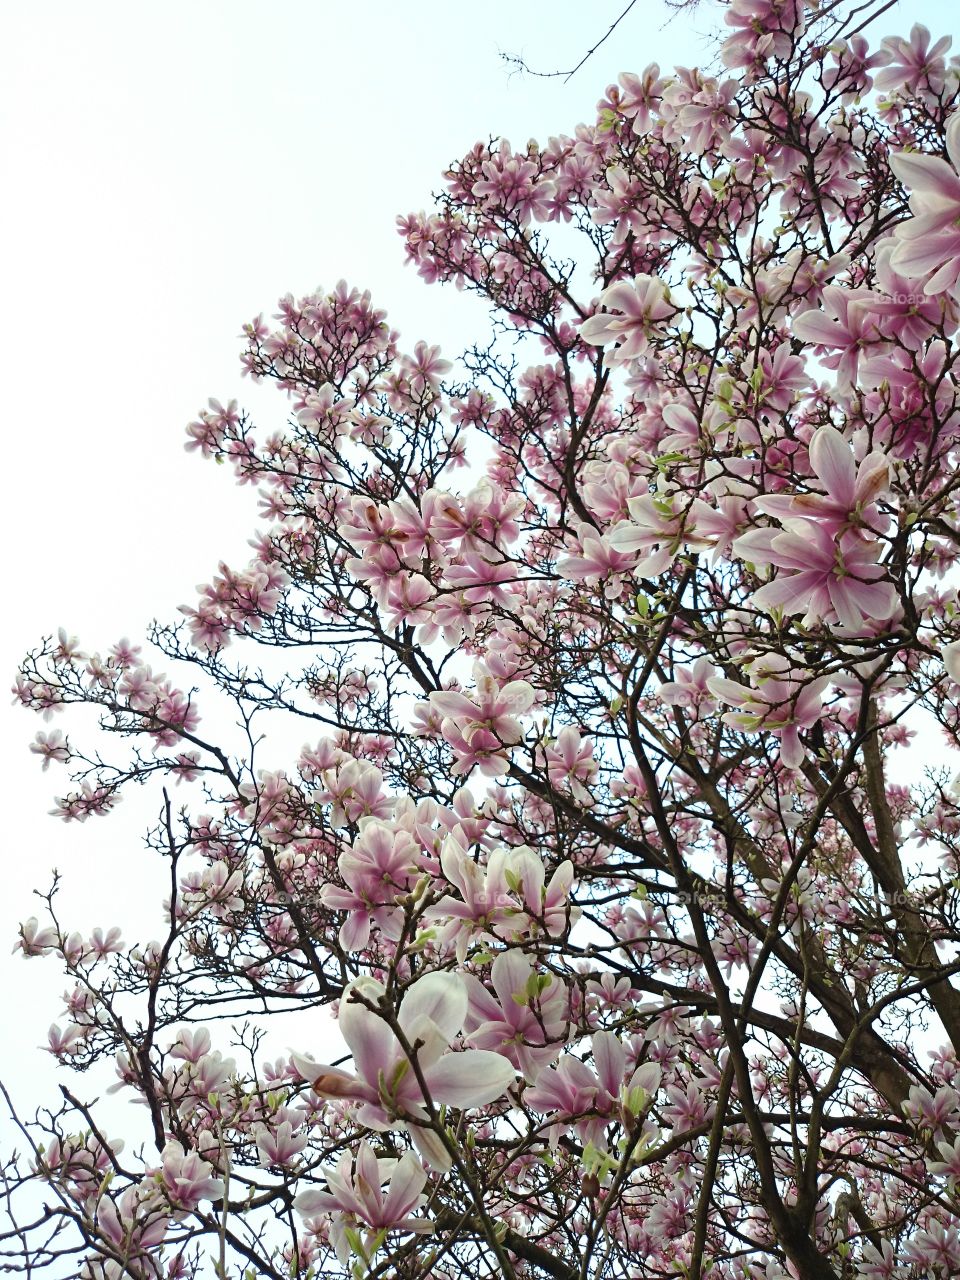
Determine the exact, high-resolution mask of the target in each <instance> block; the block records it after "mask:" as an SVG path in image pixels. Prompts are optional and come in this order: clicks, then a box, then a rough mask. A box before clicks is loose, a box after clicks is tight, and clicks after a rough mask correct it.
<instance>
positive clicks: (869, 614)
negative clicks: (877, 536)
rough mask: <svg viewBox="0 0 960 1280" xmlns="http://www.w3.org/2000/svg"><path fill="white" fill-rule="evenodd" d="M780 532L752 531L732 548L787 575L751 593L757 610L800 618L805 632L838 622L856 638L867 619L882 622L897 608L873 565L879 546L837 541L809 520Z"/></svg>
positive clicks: (853, 539)
mask: <svg viewBox="0 0 960 1280" xmlns="http://www.w3.org/2000/svg"><path fill="white" fill-rule="evenodd" d="M784 526H785V527H784V528H783V529H782V530H778V529H754V530H753V531H752V532H750V533H745V534H742V535H741V536H740V537H739V538H737V540H736V542H734V544H733V549H734V551H735V552H736V554H737V555H738V556H741V557H742V558H743V559H744V560H749V561H751V562H753V563H755V564H772V565H775V566H776V567H777V568H778V569H785V570H787V572H786V573H781V574H777V576H776V577H775V578H773V580H772V581H771V582H768V583H767V584H766V585H765V586H763V587H761V588H760V590H759V591H755V592H754V594H753V596H752V597H751V603H752V604H753V605H754V607H755V608H757V609H764V610H773V609H782V610H783V612H784V613H786V614H796V613H802V614H803V619H802V621H803V625H804V626H805V627H811V626H815V625H816V624H817V623H818V622H823V621H827V622H839V623H840V625H841V626H843V627H846V628H847V629H848V630H850V631H852V632H855V633H859V632H862V631H863V630H864V627H865V622H866V620H867V619H872V620H875V621H878V622H884V621H886V620H887V619H888V618H890V617H892V616H893V614H894V612H895V611H896V608H897V597H896V594H895V592H894V589H893V586H892V585H891V583H890V582H889V581H886V580H885V578H886V575H885V570H884V568H883V566H882V565H880V564H878V563H877V556H878V553H879V550H880V548H879V545H878V544H877V543H876V542H874V541H868V540H867V539H865V538H861V537H860V536H859V535H858V534H856V533H852V532H847V533H843V534H841V535H840V537H839V538H835V537H833V536H832V534H831V533H830V531H829V529H827V528H824V526H823V525H821V524H819V523H814V522H813V521H810V520H786V521H784Z"/></svg>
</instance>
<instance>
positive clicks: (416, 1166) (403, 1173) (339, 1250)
mask: <svg viewBox="0 0 960 1280" xmlns="http://www.w3.org/2000/svg"><path fill="white" fill-rule="evenodd" d="M324 1177H325V1178H326V1180H327V1190H326V1191H316V1190H313V1189H312V1188H310V1189H308V1190H307V1191H301V1193H300V1194H299V1195H298V1196H297V1198H296V1199H295V1200H294V1202H293V1207H294V1208H295V1209H296V1211H297V1213H299V1214H301V1215H302V1216H303V1217H304V1218H312V1217H315V1216H316V1215H317V1214H330V1215H331V1216H332V1217H333V1220H334V1221H333V1229H332V1231H331V1242H332V1243H333V1247H334V1250H335V1251H336V1255H337V1257H338V1258H339V1259H340V1261H341V1262H342V1263H343V1264H344V1265H346V1264H347V1263H349V1261H350V1254H351V1249H350V1242H349V1240H348V1239H347V1234H346V1232H347V1228H348V1227H349V1226H350V1225H351V1224H355V1223H360V1222H362V1223H364V1224H365V1225H366V1226H367V1227H369V1228H370V1229H371V1232H372V1233H377V1232H380V1231H384V1232H386V1231H416V1232H430V1231H432V1230H433V1224H432V1223H431V1222H429V1221H428V1220H427V1219H426V1218H418V1217H415V1216H411V1214H412V1212H413V1211H414V1210H415V1209H419V1208H420V1206H421V1205H423V1204H425V1203H426V1199H427V1198H426V1196H425V1195H423V1194H422V1192H423V1188H424V1186H425V1185H426V1181H427V1175H426V1173H425V1172H424V1170H423V1168H422V1166H421V1164H420V1162H419V1161H418V1160H417V1158H416V1156H414V1154H413V1152H412V1151H406V1152H404V1154H403V1155H402V1156H401V1157H400V1159H399V1160H390V1159H378V1158H377V1156H376V1155H375V1154H374V1152H373V1150H372V1149H371V1147H370V1145H369V1143H367V1142H366V1141H361V1142H360V1144H359V1146H358V1147H357V1154H356V1161H355V1162H354V1158H353V1157H352V1156H351V1154H350V1153H349V1152H345V1153H344V1155H342V1156H341V1157H340V1159H339V1160H338V1161H337V1164H336V1166H335V1167H334V1168H333V1169H327V1170H325V1171H324ZM384 1183H386V1184H387V1187H388V1190H387V1194H386V1195H384V1193H383V1184H384ZM370 1243H371V1242H368V1247H369V1245H370Z"/></svg>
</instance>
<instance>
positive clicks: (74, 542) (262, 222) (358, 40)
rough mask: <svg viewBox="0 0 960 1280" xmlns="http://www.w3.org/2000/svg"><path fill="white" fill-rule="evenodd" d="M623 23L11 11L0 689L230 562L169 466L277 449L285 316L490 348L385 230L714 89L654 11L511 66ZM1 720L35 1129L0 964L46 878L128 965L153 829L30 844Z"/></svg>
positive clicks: (8, 1068) (195, 493)
mask: <svg viewBox="0 0 960 1280" xmlns="http://www.w3.org/2000/svg"><path fill="white" fill-rule="evenodd" d="M625 2H626V0H592V2H591V3H590V4H589V5H585V4H584V3H582V0H549V2H544V0H487V3H486V4H485V5H484V7H483V19H482V21H479V20H478V18H477V14H478V12H479V10H478V7H477V6H468V5H460V4H456V3H453V2H452V0H447V2H446V3H444V2H442V0H418V3H416V4H406V5H399V4H394V3H387V0H365V2H362V0H354V3H351V4H346V3H336V4H333V3H327V2H325V0H284V2H283V3H281V2H279V0H277V2H275V3H273V4H270V5H264V4H263V3H259V2H256V0H189V2H186V3H185V2H184V0H166V3H165V4H163V5H162V6H153V5H149V6H148V5H140V4H136V3H133V4H131V3H130V2H129V0H125V2H124V3H107V2H106V0H86V2H85V3H84V4H77V3H76V2H75V0H60V2H59V3H49V2H44V0H31V3H30V4H24V5H14V4H11V3H8V4H5V5H0V45H2V48H0V166H2V173H3V175H4V179H5V182H4V187H5V195H4V198H3V201H2V204H0V246H2V248H0V289H2V296H3V298H4V303H5V305H4V308H3V312H2V317H0V326H2V346H0V350H2V352H3V362H4V367H3V377H2V381H0V422H2V424H3V426H4V429H5V434H6V440H7V446H6V449H7V453H6V457H7V459H8V462H7V469H6V475H7V480H6V484H5V489H6V494H5V502H4V504H3V508H2V515H0V519H2V521H3V546H4V547H5V548H6V563H7V566H8V568H7V578H8V589H7V597H6V598H7V600H8V605H7V607H6V609H5V615H6V622H5V623H4V625H3V627H2V630H0V683H2V684H9V683H11V682H12V680H13V677H14V674H15V670H16V666H17V662H18V659H19V658H20V657H21V655H22V654H23V652H24V651H25V650H26V649H27V648H28V647H30V646H31V645H32V644H34V643H35V642H36V641H37V640H38V639H39V638H40V636H41V635H42V634H44V633H45V632H50V631H55V630H56V628H57V627H58V626H61V625H62V626H65V627H67V629H68V630H69V631H70V632H71V633H73V634H76V635H78V636H79V638H80V640H81V643H82V644H83V646H84V647H86V648H91V649H93V648H103V649H105V648H107V647H109V645H110V644H111V643H113V642H114V641H115V640H117V639H119V638H120V637H121V636H122V635H129V636H130V637H132V638H138V637H140V636H141V635H142V634H143V632H144V629H145V626H146V623H147V621H148V620H149V619H150V617H151V616H154V615H156V616H159V617H161V618H164V619H171V618H173V617H175V616H176V607H177V605H179V604H182V603H187V602H192V600H193V597H194V588H195V586H196V584H198V583H200V582H202V581H205V580H207V579H208V578H209V576H210V575H211V574H212V573H213V572H214V571H215V570H216V566H217V563H218V561H219V560H220V559H226V560H227V561H228V562H230V563H232V564H234V565H241V564H245V563H246V561H247V559H248V554H249V552H248V548H247V546H246V539H247V538H248V537H249V536H250V534H251V532H252V531H253V527H254V519H253V512H254V510H255V503H254V498H253V494H252V492H251V491H250V490H248V489H243V490H241V489H238V488H237V487H236V486H235V485H234V484H233V483H232V480H231V476H230V473H229V470H228V469H227V468H224V469H218V468H215V467H214V466H212V465H211V464H209V463H206V464H205V463H203V462H201V461H200V460H199V459H197V458H196V456H194V455H187V454H186V453H184V451H183V442H184V439H185V437H184V434H183V432H184V427H185V425H186V423H187V422H188V421H189V420H190V419H191V418H192V417H194V416H195V414H196V411H197V409H198V408H199V407H200V406H202V405H203V404H205V402H206V399H207V397H208V396H211V395H213V396H217V397H218V398H220V399H222V400H224V401H226V400H227V399H229V398H231V397H237V398H238V399H239V400H240V402H241V404H244V405H246V406H247V407H248V408H250V409H251V410H253V411H254V413H255V417H256V420H257V422H258V423H259V425H260V426H262V427H271V428H277V427H279V426H281V425H282V424H283V422H284V419H285V415H286V407H285V402H284V400H283V398H282V397H281V396H280V395H278V394H277V393H276V391H274V390H272V389H262V388H255V387H253V386H252V385H251V384H250V383H249V382H248V381H244V382H241V379H240V368H239V360H238V356H239V351H240V343H239V341H238V338H237V335H238V333H239V330H240V326H241V324H242V323H244V322H245V321H247V320H249V319H251V318H252V317H253V316H254V315H256V314H257V313H258V312H260V311H264V312H265V313H267V314H268V315H269V314H271V313H272V311H273V310H274V304H275V302H276V299H277V298H278V297H279V296H280V295H281V294H283V293H286V292H287V291H290V292H293V293H294V294H297V295H301V294H303V293H306V292H309V291H310V290H312V289H313V288H315V287H316V286H317V285H318V284H323V285H326V286H330V285H332V284H334V283H335V282H336V281H337V280H338V279H340V278H341V277H343V278H345V279H347V280H348V281H349V282H350V283H351V284H355V285H358V286H360V287H362V288H370V289H371V290H372V292H373V296H374V301H375V302H376V303H377V304H378V305H380V306H384V307H386V308H387V311H388V316H389V319H390V321H391V323H392V324H393V325H394V326H395V327H397V328H398V329H399V330H400V332H401V340H402V345H404V346H406V347H407V348H408V349H409V348H412V346H413V343H414V342H415V341H416V340H417V339H419V338H425V339H427V340H428V341H430V342H439V343H440V344H441V345H442V346H443V348H444V352H445V354H447V355H450V356H455V355H457V354H459V353H460V351H461V350H462V349H463V348H464V347H465V346H467V345H468V344H469V343H470V342H471V340H477V339H482V338H483V336H484V335H485V333H486V324H485V313H484V310H483V308H482V307H481V305H480V304H479V303H478V302H477V301H476V300H474V299H472V298H468V297H465V296H463V295H460V294H457V293H456V292H455V291H454V290H452V289H440V288H438V287H436V286H433V287H428V286H426V285H425V284H423V282H422V281H420V280H419V279H418V278H417V276H416V275H415V273H414V272H413V271H412V270H411V269H409V268H406V267H405V266H404V262H403V247H402V243H401V241H400V239H399V237H398V236H397V234H396V231H395V228H394V223H393V220H394V217H395V216H396V215H397V214H400V213H407V212H409V211H410V210H411V209H420V208H424V207H429V204H430V193H431V191H433V190H436V189H438V188H439V187H440V185H441V180H440V175H441V172H442V170H443V168H444V166H445V165H446V164H447V163H448V162H449V161H450V160H452V159H453V158H455V157H458V156H460V155H462V154H463V153H464V152H465V151H466V150H467V149H468V148H469V147H470V146H471V145H472V144H473V143H474V142H475V141H476V140H477V139H478V138H486V137H488V136H490V135H501V136H506V137H508V138H509V139H510V140H511V141H512V142H514V143H515V144H517V145H519V144H522V143H524V142H525V141H526V139H527V138H528V137H531V136H532V137H539V138H541V139H543V138H546V137H548V136H550V135H551V134H555V133H559V132H567V133H569V132H572V131H573V128H574V126H575V125H576V124H577V123H578V122H579V121H580V120H584V119H592V116H593V109H594V105H595V103H596V101H597V99H598V98H599V97H600V96H601V94H602V92H603V90H604V88H605V86H606V85H607V84H608V83H610V82H611V81H612V80H614V79H615V78H616V75H617V73H618V72H619V71H621V70H634V71H639V70H642V68H643V67H644V66H645V65H646V64H647V63H648V62H650V61H654V60H657V61H659V62H660V63H661V64H662V65H667V66H673V65H674V64H675V63H682V64H684V65H695V64H697V63H699V62H703V61H705V60H707V58H708V57H709V53H710V50H711V33H712V32H713V31H714V30H715V23H716V16H715V15H716V12H717V11H716V8H715V6H714V5H712V4H711V3H710V0H706V3H704V4H703V5H702V6H701V8H700V9H699V10H698V11H697V12H696V14H694V15H693V16H692V17H691V16H688V17H681V18H678V19H676V20H674V21H673V22H672V24H670V25H669V26H666V25H665V24H666V23H667V20H668V17H669V14H668V12H667V10H666V9H665V8H664V7H663V6H662V5H661V3H660V0H639V3H638V4H637V6H636V7H635V9H634V10H633V12H631V13H630V14H629V15H628V17H627V18H626V19H625V20H624V22H623V24H622V25H621V27H620V28H619V29H618V30H617V32H615V34H614V36H613V37H612V38H611V39H610V40H609V41H608V42H607V43H606V44H604V45H603V46H602V48H601V49H600V50H598V52H597V53H596V54H595V55H594V56H593V57H592V58H591V59H590V61H589V62H587V64H586V65H585V66H584V67H583V69H582V70H581V71H580V72H578V74H577V75H576V76H575V77H574V78H573V80H572V81H570V83H568V84H564V83H563V82H562V81H561V80H556V79H532V78H529V77H521V76H516V75H514V76H512V77H511V76H510V75H509V74H508V71H507V68H506V67H505V66H504V64H503V62H502V61H501V60H500V57H499V52H500V51H501V50H502V51H506V52H516V53H521V54H523V55H524V56H525V57H526V58H527V59H528V61H529V62H530V64H531V65H532V66H534V67H536V68H540V69H549V70H552V69H554V68H558V67H563V68H568V67H571V66H572V65H573V64H574V63H575V62H577V61H578V60H579V58H580V57H581V56H582V54H583V53H584V52H585V51H586V49H587V48H588V47H589V46H590V45H591V44H593V43H595V42H596V40H597V39H598V38H599V36H601V35H602V34H603V32H604V31H605V30H606V28H607V26H608V25H609V23H610V22H611V21H612V20H613V19H614V18H615V17H616V16H617V14H618V13H620V11H621V9H622V8H623V7H624V5H625ZM951 9H952V6H951V5H949V4H948V3H946V2H945V0H931V2H928V3H925V4H923V5H921V6H919V7H918V6H916V5H906V4H902V5H900V6H899V7H898V8H895V9H894V10H893V11H891V12H890V13H889V14H888V15H887V16H886V18H885V19H884V20H883V23H882V26H883V31H882V32H881V33H880V34H892V33H901V32H902V33H906V32H907V30H908V29H909V26H910V24H911V23H912V22H913V21H915V20H917V19H918V18H919V19H920V20H922V21H924V22H926V23H927V25H929V26H930V27H931V28H932V29H933V31H934V34H935V35H939V34H941V33H943V32H946V31H949V30H951V27H953V28H954V29H955V27H956V19H955V18H953V19H951V16H950V14H951ZM0 715H2V717H3V719H2V722H0V759H2V764H3V772H2V778H3V785H2V788H0V831H2V833H3V835H2V837H0V850H2V853H3V859H4V877H5V879H4V891H3V893H2V895H0V966H2V968H0V983H2V988H3V992H4V994H3V1014H4V1017H3V1024H2V1025H3V1026H4V1027H5V1028H6V1029H7V1030H9V1029H10V1028H11V1027H12V1028H15V1036H6V1035H5V1037H4V1039H5V1042H6V1043H7V1044H8V1045H10V1044H11V1042H12V1041H15V1042H16V1043H17V1044H18V1045H19V1046H20V1049H21V1054H20V1055H18V1056H9V1057H7V1058H6V1060H5V1061H4V1062H3V1063H2V1064H0V1074H3V1075H4V1077H6V1078H7V1080H8V1082H9V1083H11V1084H12V1085H13V1086H14V1087H15V1088H16V1090H17V1093H18V1095H19V1096H20V1097H21V1098H22V1099H26V1098H27V1097H32V1098H34V1099H36V1100H38V1101H39V1100H40V1093H41V1091H42V1090H44V1089H46V1090H47V1092H48V1096H49V1091H50V1089H51V1088H52V1081H53V1073H52V1070H51V1069H50V1063H49V1060H48V1059H47V1058H46V1055H43V1054H38V1053H37V1052H36V1050H35V1048H34V1046H35V1045H38V1044H39V1043H40V1042H41V1041H42V1040H43V1039H44V1038H45V1033H46V1028H47V1026H48V1024H49V1022H50V1021H51V1020H52V1019H53V1018H54V1017H55V1016H57V1014H58V1013H59V1007H58V1006H59V1001H58V999H57V994H58V993H59V992H60V991H61V990H62V989H63V986H64V983H63V981H62V980H61V979H60V978H59V976H58V974H57V972H56V966H55V964H54V963H53V962H48V963H44V962H42V961H33V962H31V963H30V964H27V963H25V962H23V961H21V960H20V958H19V957H16V958H13V959H10V960H7V958H6V957H5V955H4V953H5V952H6V951H8V950H9V947H10V946H12V945H13V940H14V938H15V937H16V926H17V922H18V921H19V920H21V919H23V918H25V917H26V916H28V915H30V914H33V913H34V908H33V907H32V906H31V902H30V892H31V890H32V889H33V888H35V887H40V886H43V885H45V884H46V883H47V881H48V878H49V870H50V868H51V867H52V866H53V865H57V866H59V868H60V869H61V871H62V872H63V873H64V876H65V889H64V892H63V895H62V901H63V903H64V915H65V918H66V920H67V922H68V923H70V924H75V925H77V926H80V927H83V928H89V927H91V926H93V925H95V924H101V925H108V924H113V923H121V924H123V925H124V929H125V934H124V936H125V937H126V939H127V941H128V942H130V941H133V940H135V939H140V940H142V939H143V933H142V931H141V930H140V929H138V927H137V921H138V919H143V914H142V913H143V908H144V905H146V907H147V909H148V910H149V911H150V912H151V913H152V911H153V910H155V899H156V898H157V897H159V894H153V893H152V891H151V890H150V887H149V880H150V877H149V875H148V874H146V869H147V867H148V865H149V864H148V863H147V860H146V859H145V858H144V856H143V854H142V852H141V848H140V832H141V830H142V828H143V825H144V821H145V818H146V819H147V820H148V819H149V817H150V816H151V815H152V813H153V812H154V808H155V805H154V804H149V805H147V807H146V809H144V808H143V806H142V805H139V804H137V803H135V802H133V800H132V799H128V800H127V801H126V802H125V804H124V805H122V806H121V808H120V810H118V811H117V813H116V814H115V815H114V816H113V817H111V818H110V819H107V820H104V819H99V820H98V819H91V820H90V821H89V822H88V823H86V824H85V825H84V826H82V827H80V826H77V825H70V826H66V825H63V824H61V823H58V822H56V821H55V820H54V819H52V818H49V817H47V816H46V815H47V810H48V809H49V808H50V807H51V804H52V796H53V795H54V793H55V792H58V791H61V790H63V789H65V787H64V786H63V783H62V779H63V775H62V773H60V772H59V771H58V770H57V769H56V768H55V767H54V768H52V769H51V770H50V771H49V772H48V773H47V774H42V773H41V772H40V768H39V763H38V761H37V758H36V757H35V756H32V755H29V754H28V753H27V749H26V748H27V744H28V743H29V741H30V740H32V738H33V735H34V734H35V733H36V731H37V730H38V729H39V728H41V727H42V722H41V721H40V720H39V718H38V717H36V716H32V715H28V714H27V713H26V712H24V711H22V710H19V709H14V708H11V707H9V706H8V705H7V700H6V699H5V698H0ZM72 724H73V721H72V720H71V718H70V717H69V716H61V717H59V718H58V719H57V721H56V726H57V727H61V728H63V729H64V730H68V729H70V728H71V725H72ZM75 736H78V737H79V735H76V734H75ZM89 740H90V739H89V738H88V739H87V741H89Z"/></svg>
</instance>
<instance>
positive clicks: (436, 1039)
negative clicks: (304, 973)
mask: <svg viewBox="0 0 960 1280" xmlns="http://www.w3.org/2000/svg"><path fill="white" fill-rule="evenodd" d="M385 995H386V992H385V989H384V987H383V986H382V984H381V983H379V982H377V980H376V979H375V978H368V977H363V978H356V979H355V980H354V981H353V982H351V983H350V984H349V986H347V987H346V989H345V990H344V993H343V996H342V998H341V1000H340V1014H339V1020H338V1025H339V1028H340V1032H341V1034H342V1036H343V1038H344V1040H346V1042H347V1046H348V1047H349V1049H350V1052H351V1054H352V1056H353V1064H354V1067H355V1069H356V1074H355V1075H351V1074H350V1073H349V1072H346V1071H341V1070H340V1069H339V1068H337V1067H325V1066H323V1065H321V1064H319V1063H317V1062H314V1061H313V1060H312V1059H310V1058H308V1057H306V1056H304V1055H302V1054H296V1053H295V1054H292V1055H291V1061H292V1062H293V1064H294V1066H295V1067H296V1069H297V1071H298V1072H299V1073H300V1075H301V1076H302V1077H303V1078H304V1079H305V1080H308V1081H309V1082H310V1083H311V1085H312V1086H313V1089H314V1091H315V1092H316V1093H319V1094H320V1096H321V1097H326V1098H349V1099H352V1100H354V1101H356V1102H358V1103H359V1104H360V1106H359V1109H358V1111H357V1119H358V1121H359V1122H360V1123H361V1124H365V1125H367V1126H369V1127H370V1128H371V1129H379V1130H387V1129H391V1128H401V1129H402V1128H406V1127H407V1122H408V1121H409V1122H410V1124H409V1127H410V1134H411V1137H412V1138H413V1141H414V1143H415V1144H416V1146H417V1148H418V1150H419V1151H420V1153H421V1154H422V1155H423V1157H424V1159H425V1160H426V1161H427V1162H428V1164H430V1166H431V1167H432V1168H434V1169H437V1170H439V1171H441V1172H445V1171H446V1170H448V1169H449V1168H450V1167H451V1157H450V1153H449V1151H448V1150H447V1147H446V1144H445V1143H444V1142H443V1140H442V1139H441V1138H440V1137H439V1135H438V1134H436V1133H435V1132H433V1131H432V1129H430V1128H429V1127H427V1126H429V1125H430V1124H431V1123H432V1122H431V1119H430V1113H429V1111H428V1109H427V1107H428V1101H427V1100H428V1098H429V1100H430V1102H431V1103H438V1102H439V1103H447V1104H448V1105H449V1106H453V1107H483V1106H486V1105H487V1104H488V1103H490V1102H493V1101H494V1100H495V1099H496V1098H499V1097H501V1096H502V1095H503V1094H504V1093H505V1092H506V1091H507V1089H508V1088H509V1087H510V1085H511V1084H512V1083H513V1081H514V1078H515V1072H514V1069H513V1067H512V1066H511V1064H510V1063H509V1062H508V1061H507V1060H506V1059H505V1058H504V1057H502V1056H501V1055H500V1054H498V1053H491V1052H488V1051H487V1050H483V1049H467V1050H464V1051H463V1052H461V1053H448V1052H447V1050H448V1049H449V1047H450V1044H451V1042H452V1041H453V1040H454V1038H455V1037H456V1036H457V1035H458V1033H459V1032H460V1031H461V1030H462V1028H463V1026H464V1022H465V1019H466V1015H467V989H466V987H465V985H464V980H463V979H462V978H461V977H459V976H458V975H457V974H454V973H447V972H440V973H428V974H427V975H426V976H424V977H423V978H420V979H418V980H417V981H416V982H415V983H413V984H412V985H411V986H410V987H409V988H408V989H407V991H406V993H405V994H404V998H403V1001H402V1003H401V1005H400V1012H399V1015H398V1018H397V1022H398V1025H399V1028H400V1031H401V1032H402V1033H403V1035H404V1037H405V1039H406V1040H407V1042H408V1044H409V1045H410V1049H411V1052H412V1058H411V1057H410V1056H408V1054H407V1051H406V1050H405V1049H404V1047H403V1046H402V1045H401V1043H400V1041H399V1040H398V1039H397V1037H396V1035H395V1034H394V1032H393V1031H392V1030H391V1029H390V1027H389V1026H388V1024H387V1022H386V1020H385V1019H384V1017H383V1015H382V1014H381V1013H379V1012H377V1011H376V1010H377V1008H378V1007H380V1006H381V1004H382V1001H383V999H384V997H385ZM371 1006H373V1007H371ZM414 1063H416V1069H414ZM418 1074H419V1075H420V1076H421V1077H422V1079H423V1085H424V1086H425V1088H426V1095H425V1094H424V1088H423V1087H421V1084H420V1081H419V1079H418ZM398 1122H399V1123H398Z"/></svg>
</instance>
